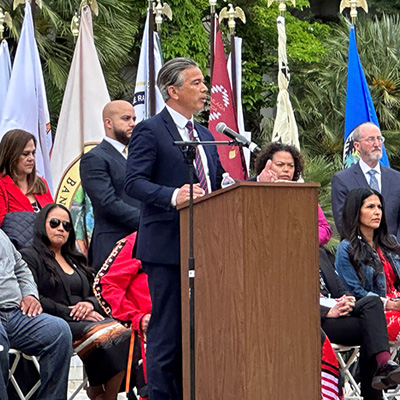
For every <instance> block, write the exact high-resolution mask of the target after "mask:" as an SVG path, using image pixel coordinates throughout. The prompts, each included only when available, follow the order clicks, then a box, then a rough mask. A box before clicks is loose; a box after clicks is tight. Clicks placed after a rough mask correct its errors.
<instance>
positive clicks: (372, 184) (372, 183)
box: [367, 169, 380, 192]
mask: <svg viewBox="0 0 400 400" xmlns="http://www.w3.org/2000/svg"><path fill="white" fill-rule="evenodd" d="M377 173H378V172H377V171H375V170H374V169H370V170H369V171H368V172H367V174H368V175H369V176H370V177H371V179H370V180H369V186H370V187H371V189H374V190H376V191H378V192H380V190H379V184H378V179H376V176H375V174H377Z"/></svg>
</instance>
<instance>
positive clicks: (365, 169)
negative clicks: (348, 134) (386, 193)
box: [358, 158, 382, 192]
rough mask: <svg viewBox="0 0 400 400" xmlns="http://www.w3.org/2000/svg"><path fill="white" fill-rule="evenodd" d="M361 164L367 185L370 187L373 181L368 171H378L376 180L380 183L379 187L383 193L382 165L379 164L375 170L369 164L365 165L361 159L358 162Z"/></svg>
mask: <svg viewBox="0 0 400 400" xmlns="http://www.w3.org/2000/svg"><path fill="white" fill-rule="evenodd" d="M358 163H359V164H360V168H361V171H362V172H363V174H364V176H365V179H366V180H367V183H368V185H369V182H370V181H371V175H369V174H368V171H370V170H371V169H373V170H375V171H376V174H375V178H376V180H377V181H378V186H379V192H382V172H381V164H380V163H379V162H378V164H376V167H375V168H371V167H370V166H369V165H368V164H367V163H365V162H364V161H363V160H362V159H361V158H360V161H359V162H358Z"/></svg>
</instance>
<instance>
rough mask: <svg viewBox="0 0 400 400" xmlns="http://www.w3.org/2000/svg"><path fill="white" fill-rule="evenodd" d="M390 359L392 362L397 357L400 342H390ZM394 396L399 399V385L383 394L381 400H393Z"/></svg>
mask: <svg viewBox="0 0 400 400" xmlns="http://www.w3.org/2000/svg"><path fill="white" fill-rule="evenodd" d="M389 345H390V358H391V359H392V360H394V359H395V358H396V356H397V352H398V351H399V349H400V342H390V343H389ZM396 396H399V397H400V385H398V386H397V388H396V389H390V390H388V391H387V392H383V399H384V400H390V399H395V398H396Z"/></svg>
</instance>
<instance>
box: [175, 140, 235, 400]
mask: <svg viewBox="0 0 400 400" xmlns="http://www.w3.org/2000/svg"><path fill="white" fill-rule="evenodd" d="M174 145H175V146H178V147H180V148H181V150H182V152H183V153H184V154H185V155H186V159H187V160H188V163H189V186H190V192H189V258H188V273H189V324H190V334H189V335H190V336H189V343H190V400H195V397H196V394H195V343H194V339H195V332H194V328H195V324H194V278H195V259H194V238H193V185H194V174H195V166H194V160H195V158H196V149H197V146H209V145H213V146H215V145H222V146H239V147H242V146H243V143H240V142H238V141H237V140H231V141H229V142H228V141H222V142H221V141H220V142H217V141H214V140H210V141H203V142H199V141H193V142H192V141H189V142H186V141H175V142H174Z"/></svg>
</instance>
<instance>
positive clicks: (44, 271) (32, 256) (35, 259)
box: [21, 247, 104, 322]
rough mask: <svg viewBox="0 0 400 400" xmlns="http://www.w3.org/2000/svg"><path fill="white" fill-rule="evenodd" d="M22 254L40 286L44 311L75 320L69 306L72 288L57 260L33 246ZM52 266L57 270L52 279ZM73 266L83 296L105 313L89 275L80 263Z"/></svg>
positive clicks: (22, 251)
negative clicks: (44, 254)
mask: <svg viewBox="0 0 400 400" xmlns="http://www.w3.org/2000/svg"><path fill="white" fill-rule="evenodd" d="M21 255H22V258H23V259H24V260H25V261H26V263H27V264H28V267H29V269H30V270H31V271H32V275H33V278H34V279H35V282H36V285H37V287H38V291H39V298H40V303H41V305H42V307H43V311H44V312H46V313H48V314H51V315H55V316H57V317H60V318H62V319H64V320H65V321H67V322H73V319H72V317H71V316H70V312H71V309H70V308H69V306H71V305H73V302H72V298H71V296H72V294H71V288H70V286H69V283H68V281H67V280H66V277H65V273H64V272H63V271H62V269H61V267H60V266H59V265H58V263H57V261H56V260H55V259H51V258H47V257H43V255H39V253H38V252H37V251H36V249H34V248H33V247H29V248H25V249H22V250H21ZM51 266H53V269H54V270H55V277H54V279H53V280H52V279H51V276H52V272H51V271H52V269H51ZM73 268H74V270H75V272H76V273H77V274H78V275H79V277H80V278H81V281H82V298H83V299H84V301H89V302H91V303H92V304H93V306H94V309H95V310H96V311H97V312H99V313H101V314H103V315H104V312H103V310H102V309H101V306H100V304H99V302H98V301H97V299H96V297H95V296H94V294H93V290H92V286H91V284H90V282H89V278H88V275H87V274H86V273H85V271H84V270H83V269H82V268H81V267H80V266H79V265H75V266H73Z"/></svg>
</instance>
